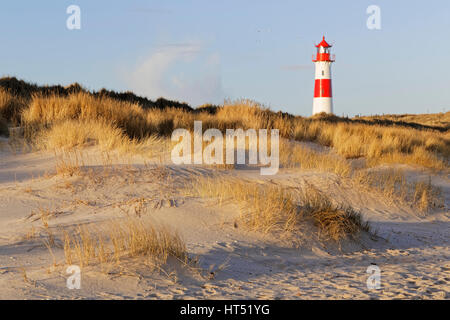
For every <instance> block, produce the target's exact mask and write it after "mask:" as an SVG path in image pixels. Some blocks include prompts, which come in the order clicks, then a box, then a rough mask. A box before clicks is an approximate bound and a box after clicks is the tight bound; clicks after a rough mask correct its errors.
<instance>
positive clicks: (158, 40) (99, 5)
mask: <svg viewBox="0 0 450 320" xmlns="http://www.w3.org/2000/svg"><path fill="white" fill-rule="evenodd" d="M71 4H75V5H78V6H79V7H80V8H81V29H80V30H68V29H67V28H66V20H67V18H68V17H69V15H68V14H67V13H66V9H67V7H68V6H69V5H71ZM369 5H378V6H379V7H380V9H381V30H369V29H368V28H367V27H366V20H367V18H368V17H369V15H368V14H367V13H366V9H367V7H368V6H369ZM0 26H1V29H0V30H2V31H1V32H0V74H1V75H4V76H5V75H9V76H16V77H18V78H22V79H25V80H28V81H32V82H37V83H39V84H58V83H60V84H63V85H66V84H69V83H72V82H79V83H81V84H83V85H84V86H86V87H87V88H88V89H95V90H98V89H100V88H103V87H105V88H107V89H114V90H119V91H124V90H132V91H135V92H136V93H138V94H142V95H145V96H148V97H149V98H152V99H155V98H157V97H159V96H164V97H166V98H171V99H177V100H180V101H186V102H188V103H190V104H192V105H194V106H195V105H199V104H202V103H207V102H212V103H221V102H223V100H224V99H238V98H249V99H253V100H256V101H258V102H261V103H263V104H265V105H267V106H270V107H271V108H272V109H273V110H283V111H287V112H290V113H293V114H298V115H305V116H309V115H310V114H311V111H312V96H313V85H314V65H313V63H312V62H311V56H312V54H313V53H314V50H315V48H314V44H315V43H318V42H319V41H320V40H321V38H322V35H325V36H326V38H327V40H329V41H330V42H331V43H333V44H334V46H333V53H335V54H336V63H335V64H334V65H333V95H334V109H335V113H336V114H338V115H349V116H353V115H355V114H381V113H426V112H442V111H448V110H450V80H449V75H450V62H449V57H450V40H449V39H450V36H449V33H450V2H449V1H447V0H430V1H414V2H412V1H403V0H396V1H392V0H389V1H387V0H385V1H381V0H371V1H365V0H341V1H331V0H330V1H327V0H322V1H299V0H296V1H283V0H280V1H266V0H245V1H242V0H241V1H234V0H227V1H219V0H198V1H189V0H184V1H175V0H166V1H150V0H148V1H143V0H140V1H138V0H134V1H133V0H131V1H111V0H109V1H106V0H105V1H103V0H95V1H92V0H70V1H65V0H47V1H39V2H38V1H33V2H31V1H25V0H15V1H8V2H2V3H1V4H0Z"/></svg>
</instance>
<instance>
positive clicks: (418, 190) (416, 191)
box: [353, 169, 444, 212]
mask: <svg viewBox="0 0 450 320" xmlns="http://www.w3.org/2000/svg"><path fill="white" fill-rule="evenodd" d="M353 180H354V181H355V182H356V183H358V184H360V185H362V186H364V187H366V188H369V189H374V190H376V191H378V192H379V193H381V194H382V195H383V196H384V198H385V199H390V200H391V201H401V202H402V203H404V204H409V205H411V206H412V207H415V208H418V209H419V210H420V211H422V212H427V211H429V210H432V209H434V208H440V207H442V206H443V204H444V199H443V196H442V190H441V189H440V188H439V187H436V186H434V185H432V184H431V180H428V181H414V182H409V181H408V180H407V178H406V175H405V174H404V172H403V171H401V170H399V169H388V170H383V171H362V170H361V171H357V172H356V173H355V174H354V176H353Z"/></svg>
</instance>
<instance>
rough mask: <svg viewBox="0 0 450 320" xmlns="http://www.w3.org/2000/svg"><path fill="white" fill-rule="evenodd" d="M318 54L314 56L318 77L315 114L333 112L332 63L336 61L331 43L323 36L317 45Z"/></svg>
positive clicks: (315, 88)
mask: <svg viewBox="0 0 450 320" xmlns="http://www.w3.org/2000/svg"><path fill="white" fill-rule="evenodd" d="M316 48H317V55H316V56H315V57H313V62H314V64H315V65H316V78H315V85H314V102H313V115H314V114H316V113H320V112H326V113H333V94H332V91H331V64H332V63H333V62H334V57H333V59H332V58H331V56H330V48H331V45H329V44H328V43H327V42H326V41H325V37H323V39H322V42H320V43H319V44H318V45H316Z"/></svg>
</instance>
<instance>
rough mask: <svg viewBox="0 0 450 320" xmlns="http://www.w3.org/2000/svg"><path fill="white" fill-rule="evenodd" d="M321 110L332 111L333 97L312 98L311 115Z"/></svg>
mask: <svg viewBox="0 0 450 320" xmlns="http://www.w3.org/2000/svg"><path fill="white" fill-rule="evenodd" d="M321 112H325V113H333V98H331V97H330V98H328V97H321V98H314V101H313V115H315V114H317V113H321Z"/></svg>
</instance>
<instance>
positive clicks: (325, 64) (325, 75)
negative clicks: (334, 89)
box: [315, 61, 331, 79]
mask: <svg viewBox="0 0 450 320" xmlns="http://www.w3.org/2000/svg"><path fill="white" fill-rule="evenodd" d="M315 64H316V77H315V78H316V79H331V62H330V61H316V62H315Z"/></svg>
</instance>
